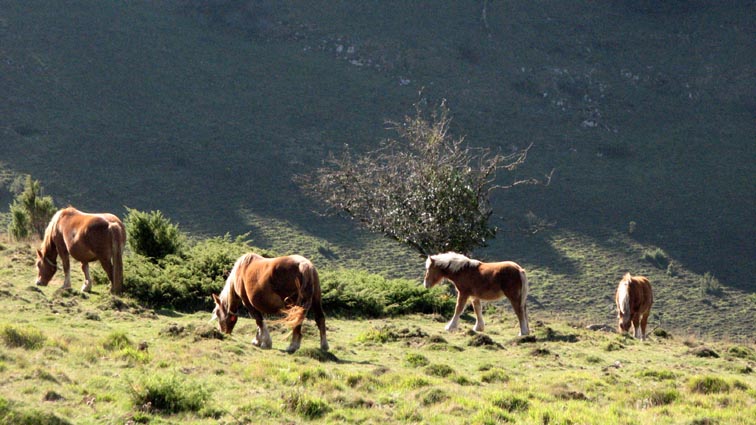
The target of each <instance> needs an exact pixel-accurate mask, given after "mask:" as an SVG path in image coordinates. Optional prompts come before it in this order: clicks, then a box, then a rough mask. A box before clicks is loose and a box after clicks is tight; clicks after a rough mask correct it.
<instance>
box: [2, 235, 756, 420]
mask: <svg viewBox="0 0 756 425" xmlns="http://www.w3.org/2000/svg"><path fill="white" fill-rule="evenodd" d="M1 242H2V250H0V299H2V301H3V303H4V305H5V308H4V309H3V310H2V311H1V312H0V382H2V384H1V385H0V420H2V421H3V422H18V423H49V424H65V423H89V422H93V423H94V422H97V423H102V422H106V423H123V422H133V423H175V422H192V423H218V422H234V423H236V422H243V423H244V422H251V423H256V422H272V423H284V422H286V423H288V422H301V421H311V422H314V423H333V422H341V423H365V422H367V423H377V422H384V423H385V422H422V423H456V422H460V421H462V422H466V423H475V424H492V423H501V422H517V423H533V424H536V423H538V424H540V423H545V422H547V423H567V422H572V423H585V424H603V423H615V422H641V423H646V422H654V423H662V424H663V423H680V422H685V423H692V422H696V423H712V422H714V423H732V424H747V423H750V420H751V419H750V418H753V417H754V415H756V375H754V368H755V367H756V346H754V344H753V342H752V341H751V342H731V341H711V340H707V339H697V338H693V337H691V336H688V335H685V334H682V333H676V332H669V331H667V330H664V329H661V328H658V329H656V330H655V332H654V333H653V335H652V336H651V337H650V338H649V340H648V341H646V342H640V341H637V340H634V339H631V338H628V337H626V336H620V335H618V334H616V333H613V332H611V331H610V332H606V331H601V330H598V331H591V330H587V329H585V323H579V322H565V321H563V320H560V319H556V318H552V317H550V316H546V315H543V314H540V315H539V314H536V313H533V319H534V320H533V323H532V324H533V332H534V338H517V337H515V335H516V327H517V326H516V319H515V317H514V315H513V314H512V313H511V311H510V309H507V308H500V307H497V306H489V307H487V308H486V310H485V313H484V314H485V316H486V319H487V322H488V328H487V332H486V333H484V334H474V333H470V332H468V330H469V328H471V327H472V322H473V318H471V317H469V316H464V317H463V319H464V320H463V326H462V328H463V331H460V332H456V333H447V332H445V331H443V325H444V321H445V320H446V319H448V317H445V316H443V315H437V314H432V313H431V314H408V315H396V316H391V317H385V316H384V317H380V318H376V319H364V318H363V319H360V320H351V319H347V318H338V317H333V316H330V315H329V317H328V318H327V324H328V329H329V339H330V342H331V351H330V352H328V353H326V352H322V351H320V350H319V349H318V348H316V347H317V344H318V339H317V331H316V329H314V328H315V327H314V325H313V323H312V322H310V321H308V322H306V323H305V336H304V340H303V347H302V349H301V350H299V351H298V352H297V353H296V354H294V355H289V354H286V353H285V352H284V351H283V350H282V348H284V347H285V346H286V345H287V343H288V341H286V340H287V338H288V337H289V335H287V330H286V329H283V328H281V327H279V326H276V325H273V326H272V327H271V333H272V336H273V343H274V347H273V349H272V350H260V349H257V348H255V347H254V346H252V345H251V339H252V337H253V334H254V331H255V325H254V322H253V321H252V320H251V319H247V318H242V320H241V323H239V325H238V326H237V327H236V329H235V333H234V334H233V335H232V336H230V337H225V336H223V335H221V334H220V333H218V332H217V330H215V329H214V328H213V327H211V325H209V324H207V320H208V318H209V316H210V311H209V310H207V311H199V312H196V313H186V312H181V311H176V310H171V309H157V310H152V309H147V308H144V307H142V306H140V305H139V303H137V302H135V301H134V300H132V299H129V298H115V297H112V296H111V295H110V294H108V292H107V290H106V289H105V287H104V286H100V285H95V287H94V292H93V293H92V294H90V295H86V294H81V293H79V292H78V291H75V290H65V291H64V290H60V289H59V288H58V287H56V284H59V282H55V281H54V282H53V283H52V284H51V286H49V287H46V288H41V289H40V288H37V287H34V286H30V283H31V282H32V281H33V275H34V271H33V256H32V254H31V253H30V251H31V250H30V247H29V246H28V245H26V244H18V243H11V242H7V241H6V240H5V239H3V240H2V241H1ZM77 278H80V276H77V275H76V274H75V275H74V279H77ZM363 281H364V279H363ZM332 296H336V294H332Z"/></svg>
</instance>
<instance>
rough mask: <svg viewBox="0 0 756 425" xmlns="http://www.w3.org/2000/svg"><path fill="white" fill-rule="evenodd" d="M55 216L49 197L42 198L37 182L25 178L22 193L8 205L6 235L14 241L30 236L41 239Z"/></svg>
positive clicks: (27, 177) (51, 200)
mask: <svg viewBox="0 0 756 425" xmlns="http://www.w3.org/2000/svg"><path fill="white" fill-rule="evenodd" d="M54 214H55V204H54V203H53V199H52V198H51V197H49V196H42V186H41V185H40V183H39V180H32V178H31V176H26V180H25V181H24V184H23V191H22V192H21V193H19V194H18V195H17V196H16V198H15V199H14V201H13V203H12V204H11V205H10V216H11V222H10V224H9V225H8V233H9V234H10V235H11V236H12V237H13V238H14V239H16V240H21V239H26V238H28V237H29V236H31V235H36V236H37V237H39V238H42V237H43V236H44V235H45V228H46V227H47V223H48V222H49V221H50V219H51V218H52V216H53V215H54Z"/></svg>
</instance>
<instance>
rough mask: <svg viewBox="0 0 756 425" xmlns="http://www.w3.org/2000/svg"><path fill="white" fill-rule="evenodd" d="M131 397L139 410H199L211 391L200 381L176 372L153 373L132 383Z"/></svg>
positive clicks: (176, 411) (170, 411)
mask: <svg viewBox="0 0 756 425" xmlns="http://www.w3.org/2000/svg"><path fill="white" fill-rule="evenodd" d="M131 396H132V397H131V398H132V402H133V404H134V407H136V408H137V409H139V410H142V411H146V412H152V411H155V412H158V413H181V412H199V411H200V410H201V409H202V408H204V407H205V404H206V403H207V400H208V399H209V397H210V393H209V392H208V391H207V390H206V389H205V388H204V386H202V385H201V384H199V383H196V382H189V381H186V380H185V379H184V378H183V377H181V376H178V375H175V374H170V375H166V374H152V375H147V376H145V377H143V378H142V380H141V381H140V382H138V383H132V384H131Z"/></svg>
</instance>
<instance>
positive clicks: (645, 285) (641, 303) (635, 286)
mask: <svg viewBox="0 0 756 425" xmlns="http://www.w3.org/2000/svg"><path fill="white" fill-rule="evenodd" d="M628 289H629V291H630V302H631V308H634V309H635V310H636V311H638V312H639V313H646V312H648V311H649V310H651V306H652V305H653V304H654V293H653V290H652V289H651V283H650V282H649V281H648V278H646V277H645V276H633V277H632V279H631V280H630V284H629V288H628Z"/></svg>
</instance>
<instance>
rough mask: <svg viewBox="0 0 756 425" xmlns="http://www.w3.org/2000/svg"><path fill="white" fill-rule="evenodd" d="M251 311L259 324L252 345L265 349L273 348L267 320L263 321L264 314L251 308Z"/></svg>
mask: <svg viewBox="0 0 756 425" xmlns="http://www.w3.org/2000/svg"><path fill="white" fill-rule="evenodd" d="M250 311H251V312H252V316H253V317H254V318H255V322H257V333H256V334H255V339H253V340H252V345H254V346H255V347H260V348H265V349H267V348H271V347H272V346H273V341H272V340H271V339H270V333H268V327H267V326H265V320H263V316H262V313H260V310H258V309H256V308H254V307H253V308H251V309H250Z"/></svg>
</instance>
